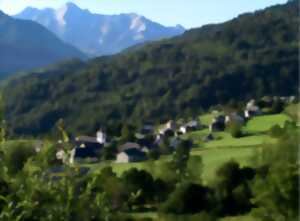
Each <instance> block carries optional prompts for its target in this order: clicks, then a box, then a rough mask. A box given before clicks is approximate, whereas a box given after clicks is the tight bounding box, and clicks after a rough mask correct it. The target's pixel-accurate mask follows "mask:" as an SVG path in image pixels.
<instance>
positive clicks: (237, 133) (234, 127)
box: [227, 123, 243, 138]
mask: <svg viewBox="0 0 300 221" xmlns="http://www.w3.org/2000/svg"><path fill="white" fill-rule="evenodd" d="M227 130H228V131H229V133H230V134H231V136H232V137H234V138H239V137H242V136H243V131H242V126H241V125H240V124H238V123H230V124H229V125H228V126H227Z"/></svg>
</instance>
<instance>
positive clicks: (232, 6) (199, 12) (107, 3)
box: [0, 0, 287, 28]
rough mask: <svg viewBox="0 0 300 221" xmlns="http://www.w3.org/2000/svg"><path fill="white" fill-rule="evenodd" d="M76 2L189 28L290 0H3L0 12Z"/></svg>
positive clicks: (99, 10) (96, 9)
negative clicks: (136, 14)
mask: <svg viewBox="0 0 300 221" xmlns="http://www.w3.org/2000/svg"><path fill="white" fill-rule="evenodd" d="M65 2H73V3H75V4H77V5H78V6H80V7H81V8H88V9H89V10H90V11H92V12H95V13H101V14H120V13H129V12H135V13H138V14H141V15H144V16H145V17H147V18H150V19H151V20H153V21H156V22H159V23H161V24H164V25H169V26H171V25H176V24H181V25H183V26H184V27H186V28H191V27H200V26H202V25H204V24H209V23H219V22H223V21H226V20H229V19H231V18H234V17H236V16H237V15H238V14H241V13H244V12H252V11H255V10H257V9H263V8H265V7H267V6H270V5H275V4H282V3H285V2H287V0H0V10H3V11H4V12H6V13H7V14H10V15H12V14H16V13H18V12H20V11H21V10H22V9H24V8H25V7H26V6H32V7H37V8H45V7H51V8H59V7H60V6H62V5H63V4H64V3H65Z"/></svg>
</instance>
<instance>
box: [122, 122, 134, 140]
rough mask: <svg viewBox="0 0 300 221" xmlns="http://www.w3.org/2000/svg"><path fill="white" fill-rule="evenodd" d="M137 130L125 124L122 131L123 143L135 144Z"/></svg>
mask: <svg viewBox="0 0 300 221" xmlns="http://www.w3.org/2000/svg"><path fill="white" fill-rule="evenodd" d="M134 133H135V128H134V126H132V125H130V124H127V123H126V124H124V125H123V127H122V131H121V134H122V135H121V140H122V141H123V142H127V141H131V142H133V141H134V140H135V135H134Z"/></svg>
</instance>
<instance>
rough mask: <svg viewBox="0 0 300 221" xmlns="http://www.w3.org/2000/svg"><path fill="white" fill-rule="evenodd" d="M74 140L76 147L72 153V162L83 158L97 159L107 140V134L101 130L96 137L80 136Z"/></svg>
mask: <svg viewBox="0 0 300 221" xmlns="http://www.w3.org/2000/svg"><path fill="white" fill-rule="evenodd" d="M73 142H74V145H75V147H74V148H73V150H72V151H71V154H70V163H74V162H75V161H81V160H83V159H89V160H91V161H97V160H98V159H99V158H100V155H101V151H102V149H103V147H104V145H105V144H106V142H107V136H106V134H105V133H104V132H103V131H102V130H99V131H97V133H96V137H90V136H79V137H76V138H75V140H74V141H73Z"/></svg>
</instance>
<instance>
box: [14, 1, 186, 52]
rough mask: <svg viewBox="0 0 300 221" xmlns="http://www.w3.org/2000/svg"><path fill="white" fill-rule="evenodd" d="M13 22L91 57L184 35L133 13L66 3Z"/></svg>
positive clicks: (180, 29) (27, 12)
mask: <svg viewBox="0 0 300 221" xmlns="http://www.w3.org/2000/svg"><path fill="white" fill-rule="evenodd" d="M15 18H18V19H28V20H32V21H35V22H37V23H39V24H41V25H43V26H44V27H46V28H47V29H49V30H50V31H52V32H53V33H55V34H56V35H57V36H58V37H59V38H60V39H62V40H63V41H65V42H67V43H69V44H71V45H73V46H74V47H76V48H78V49H80V50H81V51H83V52H84V53H86V54H88V55H90V56H100V55H111V54H115V53H118V52H120V51H122V50H124V49H126V48H129V47H131V46H134V45H136V44H141V43H144V42H148V41H154V40H160V39H163V38H169V37H173V36H176V35H180V34H182V33H183V32H184V31H185V29H184V28H183V27H182V26H180V25H177V26H176V27H165V26H163V25H161V24H158V23H155V22H152V21H151V20H149V19H147V18H145V17H143V16H141V15H137V14H134V13H131V14H120V15H101V14H95V13H91V12H90V11H89V10H83V9H80V8H79V7H78V6H76V5H75V4H74V3H67V4H65V5H64V6H62V7H61V8H59V9H57V10H55V9H52V8H45V9H42V10H39V9H36V8H32V7H28V8H26V9H24V10H23V11H22V12H21V13H19V14H17V15H15Z"/></svg>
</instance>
